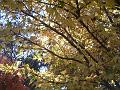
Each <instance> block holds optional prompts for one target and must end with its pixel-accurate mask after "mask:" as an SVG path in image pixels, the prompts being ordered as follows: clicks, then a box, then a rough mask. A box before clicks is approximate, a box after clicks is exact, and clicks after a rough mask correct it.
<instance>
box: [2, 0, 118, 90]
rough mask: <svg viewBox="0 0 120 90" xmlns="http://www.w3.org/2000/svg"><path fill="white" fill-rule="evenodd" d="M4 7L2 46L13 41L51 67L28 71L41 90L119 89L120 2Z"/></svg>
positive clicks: (79, 0)
mask: <svg viewBox="0 0 120 90" xmlns="http://www.w3.org/2000/svg"><path fill="white" fill-rule="evenodd" d="M16 4H17V5H16ZM0 6H1V7H0V8H1V12H2V14H3V15H2V19H4V21H5V22H4V23H3V24H2V26H1V30H0V32H1V33H0V34H1V40H2V41H4V42H5V43H7V42H9V41H11V40H15V43H16V44H18V50H19V52H20V53H22V52H24V51H28V50H33V51H35V52H36V55H34V56H33V59H37V60H42V62H45V63H47V64H48V65H50V66H49V69H48V70H47V72H45V73H44V74H40V73H38V72H35V71H34V70H30V71H27V73H30V74H31V76H32V77H33V76H34V78H36V79H37V82H36V85H37V87H41V88H42V89H43V88H44V89H51V88H58V89H61V88H62V87H64V88H67V89H68V90H69V89H70V90H75V89H76V90H90V89H91V90H94V89H95V90H96V89H100V87H101V85H104V86H106V87H107V88H109V89H110V90H112V89H113V88H114V89H115V88H118V86H119V85H118V86H117V85H116V87H114V86H115V84H117V82H118V81H119V76H120V75H119V74H120V72H119V70H120V61H119V59H120V42H119V41H120V40H119V39H120V27H119V25H120V12H119V10H120V6H119V1H118V0H92V1H91V0H64V1H63V0H47V1H46V0H31V1H27V0H25V1H20V0H11V1H10V2H8V1H4V0H3V1H1V5H0ZM2 22H3V20H2ZM2 47H3V46H2ZM30 67H31V66H30ZM25 70H29V69H28V67H27V69H25ZM31 71H32V72H31ZM33 72H34V73H33ZM74 86H76V87H74Z"/></svg>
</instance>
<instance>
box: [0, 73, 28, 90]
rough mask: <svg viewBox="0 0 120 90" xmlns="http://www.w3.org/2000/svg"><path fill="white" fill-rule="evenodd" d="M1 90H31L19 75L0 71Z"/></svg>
mask: <svg viewBox="0 0 120 90" xmlns="http://www.w3.org/2000/svg"><path fill="white" fill-rule="evenodd" d="M0 90H29V88H28V87H26V86H25V85H24V79H23V78H21V77H19V76H18V75H14V74H11V73H4V72H2V71H0Z"/></svg>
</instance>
